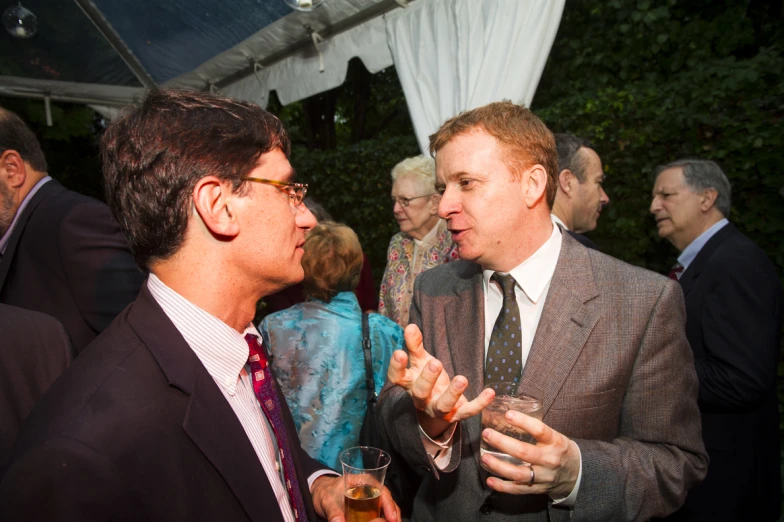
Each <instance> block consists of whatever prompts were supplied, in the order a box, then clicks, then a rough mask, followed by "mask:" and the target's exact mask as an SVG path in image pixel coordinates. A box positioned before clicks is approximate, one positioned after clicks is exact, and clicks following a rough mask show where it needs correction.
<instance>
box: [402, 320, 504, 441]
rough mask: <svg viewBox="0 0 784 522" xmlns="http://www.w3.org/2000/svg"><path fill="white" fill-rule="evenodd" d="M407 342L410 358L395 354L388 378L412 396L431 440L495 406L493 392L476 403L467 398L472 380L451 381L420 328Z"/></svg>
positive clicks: (413, 327)
mask: <svg viewBox="0 0 784 522" xmlns="http://www.w3.org/2000/svg"><path fill="white" fill-rule="evenodd" d="M405 339H406V348H407V349H408V354H406V352H404V351H402V350H397V351H395V353H393V354H392V360H391V361H390V363H389V370H388V371H387V377H388V378H389V380H390V382H392V383H394V384H397V385H398V386H400V387H401V388H403V389H404V390H406V393H408V394H409V395H410V396H411V398H412V400H413V401H414V406H415V407H416V409H417V415H418V418H419V424H420V426H422V429H423V430H424V431H425V433H427V434H428V436H430V437H431V438H435V437H438V436H439V435H441V434H442V433H443V432H444V431H445V430H446V429H447V428H448V427H449V425H450V424H451V423H453V422H457V421H461V420H463V419H467V418H469V417H472V416H474V415H476V414H477V413H479V412H480V411H482V410H483V409H484V408H485V407H486V406H487V405H488V404H490V402H492V400H493V397H495V392H494V391H493V390H492V389H485V390H483V391H482V393H481V394H479V396H478V397H476V398H475V399H474V400H472V401H469V400H468V399H466V398H465V396H464V395H463V392H465V390H466V388H467V387H468V380H467V379H466V378H465V377H463V376H462V375H458V376H456V377H455V378H454V379H452V380H451V381H450V380H449V376H448V375H447V373H446V372H445V371H444V367H443V365H442V364H441V361H439V360H438V359H436V358H435V357H433V356H432V355H430V354H429V353H428V352H427V351H425V347H424V345H423V344H422V332H420V331H419V327H417V326H416V325H414V324H410V325H408V326H407V327H406V330H405ZM480 348H481V347H480Z"/></svg>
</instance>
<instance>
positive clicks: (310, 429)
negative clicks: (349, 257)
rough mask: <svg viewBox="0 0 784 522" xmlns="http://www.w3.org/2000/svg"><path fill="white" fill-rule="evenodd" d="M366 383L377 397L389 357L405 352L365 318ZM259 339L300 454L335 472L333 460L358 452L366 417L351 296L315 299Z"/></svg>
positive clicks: (395, 334)
mask: <svg viewBox="0 0 784 522" xmlns="http://www.w3.org/2000/svg"><path fill="white" fill-rule="evenodd" d="M368 323H369V326H370V340H371V352H372V354H373V357H372V361H373V380H374V383H375V386H376V390H375V391H376V393H379V392H380V391H381V387H382V386H383V385H384V380H385V379H386V375H387V367H388V366H389V360H390V359H391V358H392V352H393V351H395V350H402V349H403V347H404V345H405V344H404V341H403V330H402V329H401V328H400V327H399V326H398V325H396V324H395V323H394V322H392V321H390V320H389V319H387V318H386V317H382V316H381V315H379V314H370V316H369V317H368ZM261 335H262V338H263V339H264V343H265V344H266V346H268V347H269V349H270V352H271V354H272V363H271V369H272V372H273V374H274V375H275V378H276V379H277V381H278V384H279V385H280V388H281V392H282V393H283V395H284V396H285V397H286V403H287V404H288V406H289V409H290V410H291V414H292V416H293V417H294V423H295V425H296V426H297V432H298V433H299V438H300V442H301V443H302V448H303V449H304V450H305V451H306V452H307V453H308V455H310V456H311V457H313V458H314V459H316V460H318V461H319V462H321V463H322V464H325V465H327V466H330V467H332V468H333V469H336V470H340V468H341V466H340V462H339V461H338V455H340V452H341V451H343V450H344V449H346V448H350V447H352V446H356V445H357V441H358V440H359V429H360V427H361V426H362V420H363V419H364V417H365V411H366V410H367V405H366V400H367V395H366V390H365V355H364V353H363V352H362V310H360V308H359V303H358V302H357V298H356V296H355V295H354V293H353V292H340V293H339V294H338V295H336V296H335V297H334V298H333V299H332V301H330V302H329V303H325V302H323V301H319V300H316V299H313V300H308V301H305V302H304V303H299V304H296V305H294V306H292V307H291V308H288V309H286V310H281V311H280V312H276V313H274V314H270V315H268V316H267V317H265V318H264V321H262V323H261Z"/></svg>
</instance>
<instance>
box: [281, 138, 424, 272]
mask: <svg viewBox="0 0 784 522" xmlns="http://www.w3.org/2000/svg"><path fill="white" fill-rule="evenodd" d="M419 153H420V152H419V147H418V145H417V142H416V139H415V138H414V137H413V136H404V137H394V138H388V139H378V140H365V141H362V142H360V143H357V144H355V145H349V146H346V147H341V148H339V149H333V150H313V151H307V150H305V149H304V147H303V148H300V147H295V148H294V149H293V150H292V153H291V164H292V165H293V166H294V168H295V169H296V171H297V177H298V179H300V180H302V181H304V182H306V183H309V184H310V188H309V189H308V195H309V196H312V197H313V198H314V199H315V200H316V201H318V202H319V203H321V204H322V205H324V208H325V209H327V211H329V213H330V214H332V217H333V218H334V219H335V220H337V221H340V222H342V223H345V224H346V225H348V226H350V227H351V228H353V229H354V230H355V231H356V233H357V235H358V236H359V240H360V242H361V243H362V248H363V250H364V251H365V253H366V254H367V255H368V257H369V258H370V263H371V266H372V268H373V276H374V278H375V279H376V282H378V281H380V280H381V276H382V274H383V271H384V267H385V266H386V253H387V246H388V245H389V240H390V238H391V237H392V236H393V235H394V234H395V233H397V232H398V231H399V228H398V226H397V222H396V221H395V219H394V218H393V216H392V205H391V204H390V199H389V193H390V190H391V188H392V182H391V180H390V178H389V172H390V171H391V170H392V167H394V166H395V165H396V164H397V163H398V162H400V161H401V160H403V159H405V158H407V157H410V156H414V155H416V154H419Z"/></svg>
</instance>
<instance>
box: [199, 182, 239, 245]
mask: <svg viewBox="0 0 784 522" xmlns="http://www.w3.org/2000/svg"><path fill="white" fill-rule="evenodd" d="M236 198H237V196H236V195H235V193H234V192H233V191H232V190H231V186H230V185H229V184H228V183H227V182H225V181H221V180H220V179H218V178H216V177H215V176H205V177H203V178H201V179H200V180H199V181H197V182H196V186H195V187H193V206H194V208H195V209H196V212H197V213H198V214H199V217H201V220H202V222H204V226H206V227H207V229H208V230H209V231H210V232H212V233H213V234H214V235H216V236H222V237H235V236H236V235H237V234H239V232H240V227H239V223H238V221H237V216H236V215H235V214H234V213H233V208H232V206H233V204H234V202H235V201H236Z"/></svg>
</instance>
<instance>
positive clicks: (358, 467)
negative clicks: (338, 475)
mask: <svg viewBox="0 0 784 522" xmlns="http://www.w3.org/2000/svg"><path fill="white" fill-rule="evenodd" d="M391 461H392V459H391V458H390V456H389V455H388V454H387V453H386V452H385V451H383V450H380V449H378V448H371V447H369V446H356V447H354V448H348V449H347V450H344V451H343V452H342V453H341V454H340V464H341V465H342V466H343V487H344V490H343V491H344V493H343V511H344V513H345V516H346V522H369V521H370V520H373V519H374V518H378V517H380V516H381V490H383V489H384V478H385V477H386V474H387V468H388V467H389V463H390V462H391Z"/></svg>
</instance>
